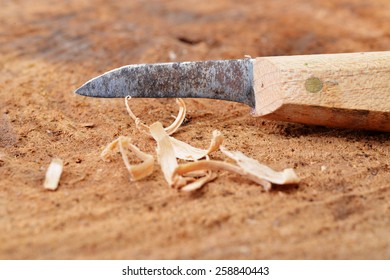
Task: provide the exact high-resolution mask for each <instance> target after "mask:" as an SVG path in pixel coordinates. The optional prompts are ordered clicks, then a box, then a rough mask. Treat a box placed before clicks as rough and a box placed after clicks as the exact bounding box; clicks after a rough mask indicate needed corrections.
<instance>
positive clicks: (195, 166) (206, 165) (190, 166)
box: [173, 160, 271, 190]
mask: <svg viewBox="0 0 390 280" xmlns="http://www.w3.org/2000/svg"><path fill="white" fill-rule="evenodd" d="M199 170H212V171H221V170H224V171H229V172H233V173H236V174H239V175H242V176H245V178H247V179H249V180H251V181H253V182H255V183H257V184H259V185H261V186H262V187H263V188H264V189H265V190H270V188H271V183H270V182H268V181H267V180H264V179H263V178H261V177H260V176H257V175H255V174H252V173H248V172H246V170H245V169H243V168H241V167H239V166H237V165H234V164H232V163H228V162H225V161H219V160H218V161H217V160H200V161H195V162H189V163H184V164H180V165H179V166H178V167H177V168H176V169H175V171H174V173H173V176H182V175H185V174H186V173H188V172H193V171H199Z"/></svg>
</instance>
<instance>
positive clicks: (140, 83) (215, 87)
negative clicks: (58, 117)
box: [76, 59, 255, 107]
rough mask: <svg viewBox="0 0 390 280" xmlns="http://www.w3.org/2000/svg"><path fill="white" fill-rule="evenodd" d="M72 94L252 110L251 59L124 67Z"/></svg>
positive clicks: (94, 80)
mask: <svg viewBox="0 0 390 280" xmlns="http://www.w3.org/2000/svg"><path fill="white" fill-rule="evenodd" d="M76 93H78V94H81V95H85V96H91V97H105V98H111V97H125V96H127V95H130V96H132V97H138V98H167V97H168V98H169V97H182V98H186V97H190V98H212V99H221V100H229V101H236V102H240V103H244V104H247V105H249V106H251V107H254V106H255V97H254V93H253V60H252V59H238V60H215V61H204V62H175V63H159V64H138V65H128V66H123V67H121V68H117V69H114V70H112V71H110V72H107V73H105V74H103V75H101V76H98V77H96V78H94V79H92V80H90V81H88V82H87V83H85V84H84V85H83V86H81V87H80V88H79V89H77V90H76Z"/></svg>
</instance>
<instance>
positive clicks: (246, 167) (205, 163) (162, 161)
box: [101, 96, 300, 191]
mask: <svg viewBox="0 0 390 280" xmlns="http://www.w3.org/2000/svg"><path fill="white" fill-rule="evenodd" d="M129 99H130V97H129V96H128V97H126V99H125V104H126V108H127V112H128V113H129V115H130V117H131V118H132V119H133V120H134V122H135V124H136V127H137V129H138V130H139V131H141V132H142V133H145V134H147V135H149V136H151V137H152V138H153V139H154V140H155V141H156V143H157V148H156V153H157V159H158V163H159V165H160V168H161V170H162V172H163V174H164V178H165V180H166V182H167V183H168V185H169V186H170V187H171V188H175V189H179V190H181V191H194V190H197V189H199V188H201V187H202V186H204V185H205V184H206V183H208V182H210V181H212V180H215V179H216V178H217V174H216V173H214V172H213V171H228V172H233V173H236V174H239V175H241V176H245V178H247V179H249V180H251V181H253V182H255V183H256V184H259V185H261V186H262V187H263V188H264V189H265V190H267V191H268V190H270V189H271V186H272V184H279V185H283V184H298V183H299V181H300V179H299V177H298V176H297V175H296V173H295V171H294V170H293V169H291V168H287V169H284V170H282V171H280V172H278V171H275V170H273V169H271V168H270V167H268V166H266V165H264V164H261V163H260V162H258V161H257V160H255V159H253V158H250V157H248V156H246V155H244V154H243V153H242V152H240V151H229V150H228V149H226V148H225V147H224V146H222V143H223V140H224V137H223V135H222V133H221V132H220V131H218V130H215V131H213V135H212V139H211V142H210V145H209V147H208V149H199V148H195V147H193V146H191V145H189V144H188V143H185V142H183V141H180V140H178V139H176V138H174V137H172V136H170V135H172V134H173V133H175V132H176V131H177V129H178V128H179V127H180V125H181V124H182V123H183V121H184V119H185V115H186V106H185V104H184V101H183V100H182V99H180V98H179V99H176V102H177V104H178V105H179V113H178V115H177V116H176V118H175V120H174V122H173V123H172V124H171V125H169V126H168V127H166V128H164V127H163V125H162V124H161V123H160V122H155V123H153V124H152V125H150V126H148V125H146V124H144V123H143V122H142V121H141V120H140V118H138V117H137V116H135V115H134V113H133V112H132V110H131V109H130V106H129ZM125 147H127V148H128V149H130V150H132V151H133V152H134V153H135V154H136V156H137V157H138V158H139V159H141V160H143V162H142V163H141V164H137V165H131V164H130V163H129V161H128V158H127V155H126V152H125ZM118 150H119V152H120V153H121V155H122V159H123V162H124V164H125V166H126V168H127V170H128V171H129V173H130V175H131V179H132V180H133V181H136V180H140V179H142V178H144V177H146V176H148V175H150V174H151V173H152V172H153V165H154V158H153V156H152V155H150V154H147V153H144V152H142V151H140V150H139V149H138V148H137V147H136V146H134V145H133V144H131V139H130V138H129V137H123V136H120V137H119V138H117V139H116V140H114V141H113V142H111V143H110V144H108V145H107V147H106V148H105V149H104V150H103V152H102V154H101V157H102V159H103V160H106V161H108V160H109V159H110V156H111V154H112V152H113V151H118ZM217 150H220V151H221V152H222V153H223V154H224V155H225V156H227V157H228V159H230V160H233V163H230V162H226V161H220V160H210V158H209V155H210V154H211V153H212V152H215V151H217ZM203 158H204V159H203ZM178 159H181V160H185V161H192V162H187V163H181V164H179V163H178V161H177V160H178Z"/></svg>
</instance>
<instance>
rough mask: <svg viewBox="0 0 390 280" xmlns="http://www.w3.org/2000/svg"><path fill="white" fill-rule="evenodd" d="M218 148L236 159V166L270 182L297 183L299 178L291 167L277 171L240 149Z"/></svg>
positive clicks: (279, 183) (280, 183) (281, 183)
mask: <svg viewBox="0 0 390 280" xmlns="http://www.w3.org/2000/svg"><path fill="white" fill-rule="evenodd" d="M220 150H221V152H222V153H224V154H225V155H226V156H227V157H229V158H231V159H233V160H235V161H236V163H237V164H238V166H240V167H241V168H242V169H244V170H245V172H247V173H249V174H252V175H254V176H258V177H261V178H263V179H264V180H267V181H269V182H271V183H274V184H278V185H285V184H298V183H299V181H300V179H299V177H298V176H297V174H296V173H295V171H294V170H293V169H292V168H287V169H284V170H283V171H280V172H277V171H275V170H273V169H271V168H270V167H268V166H266V165H264V164H261V163H260V162H258V161H257V160H255V159H253V158H250V157H247V156H246V155H244V154H243V153H242V152H240V151H229V150H227V149H226V148H225V147H223V146H221V147H220Z"/></svg>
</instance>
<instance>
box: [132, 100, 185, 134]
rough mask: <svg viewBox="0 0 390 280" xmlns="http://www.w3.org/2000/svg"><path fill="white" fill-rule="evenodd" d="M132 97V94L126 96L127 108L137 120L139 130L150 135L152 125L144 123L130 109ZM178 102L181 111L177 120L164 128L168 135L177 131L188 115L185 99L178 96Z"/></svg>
mask: <svg viewBox="0 0 390 280" xmlns="http://www.w3.org/2000/svg"><path fill="white" fill-rule="evenodd" d="M130 99H131V96H126V98H125V104H126V109H127V112H128V114H129V115H130V117H131V118H132V119H133V120H134V121H135V124H136V127H137V128H138V130H140V131H141V132H143V133H144V134H147V135H150V133H149V128H150V127H149V126H148V125H146V124H144V123H143V122H142V121H141V119H140V118H138V117H137V116H136V115H134V113H133V111H132V110H131V109H130V105H129V100H130ZM176 103H177V105H179V112H178V114H177V116H176V118H175V120H174V121H173V123H171V124H170V125H169V126H168V127H166V128H164V130H165V131H166V133H167V134H168V135H172V134H173V133H175V132H176V131H177V130H178V129H179V127H180V126H181V124H182V123H183V121H184V119H185V116H186V112H187V108H186V104H185V103H184V101H183V99H181V98H176Z"/></svg>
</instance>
